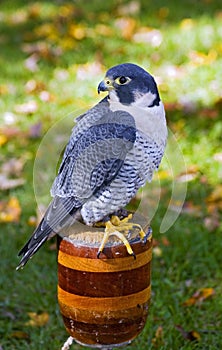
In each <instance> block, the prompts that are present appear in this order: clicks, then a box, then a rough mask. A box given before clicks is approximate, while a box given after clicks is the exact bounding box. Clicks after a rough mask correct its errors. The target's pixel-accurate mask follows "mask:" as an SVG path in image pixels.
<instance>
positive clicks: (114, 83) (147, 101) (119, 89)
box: [98, 63, 160, 107]
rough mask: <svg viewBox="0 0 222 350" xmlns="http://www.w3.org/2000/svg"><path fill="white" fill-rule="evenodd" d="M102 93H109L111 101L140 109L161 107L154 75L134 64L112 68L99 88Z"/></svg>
mask: <svg viewBox="0 0 222 350" xmlns="http://www.w3.org/2000/svg"><path fill="white" fill-rule="evenodd" d="M100 91H108V92H109V95H108V99H110V101H115V102H120V103H122V104H124V105H134V106H140V107H154V106H159V103H160V97H159V93H158V90H157V86H156V82H155V80H154V78H153V77H152V75H150V74H149V73H148V72H146V71H145V70H144V69H143V68H141V67H139V66H137V65H136V64H132V63H124V64H120V65H118V66H114V67H112V68H110V69H109V70H108V71H107V73H106V77H105V79H104V80H103V81H101V82H100V84H99V86H98V93H100Z"/></svg>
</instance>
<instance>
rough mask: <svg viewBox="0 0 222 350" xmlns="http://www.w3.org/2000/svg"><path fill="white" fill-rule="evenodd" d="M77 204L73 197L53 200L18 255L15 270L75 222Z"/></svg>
mask: <svg viewBox="0 0 222 350" xmlns="http://www.w3.org/2000/svg"><path fill="white" fill-rule="evenodd" d="M78 204H79V203H76V201H75V200H74V198H73V197H70V198H61V197H55V198H54V199H53V201H52V202H51V203H50V205H49V207H48V209H47V210H46V213H45V215H44V217H43V219H42V220H41V222H40V224H39V225H38V227H37V228H36V230H35V231H34V233H33V235H32V236H31V237H30V239H29V240H28V242H27V243H26V244H25V245H24V247H23V248H22V249H21V250H20V252H19V253H18V255H19V256H22V258H21V261H20V263H19V265H18V266H17V268H16V270H18V269H20V268H21V267H23V266H25V264H26V263H27V261H28V260H29V259H30V258H31V257H32V256H33V255H34V254H35V253H36V252H37V250H39V248H40V247H41V246H42V245H43V243H44V242H45V241H47V240H48V239H49V238H51V237H52V236H54V235H55V234H56V233H58V232H60V231H61V230H62V229H63V228H65V227H67V226H70V225H71V224H72V223H73V222H74V221H75V215H74V214H75V213H76V212H77V211H78V208H79V205H78Z"/></svg>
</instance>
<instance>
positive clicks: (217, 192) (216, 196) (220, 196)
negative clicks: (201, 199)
mask: <svg viewBox="0 0 222 350" xmlns="http://www.w3.org/2000/svg"><path fill="white" fill-rule="evenodd" d="M221 200H222V185H217V186H216V187H215V188H214V190H213V191H212V192H211V194H210V195H209V196H208V197H207V198H206V201H207V202H208V203H212V202H218V201H221Z"/></svg>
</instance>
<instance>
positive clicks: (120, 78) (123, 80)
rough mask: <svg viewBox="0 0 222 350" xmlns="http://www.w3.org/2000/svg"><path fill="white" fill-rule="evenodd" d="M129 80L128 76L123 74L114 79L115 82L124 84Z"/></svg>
mask: <svg viewBox="0 0 222 350" xmlns="http://www.w3.org/2000/svg"><path fill="white" fill-rule="evenodd" d="M130 80H131V79H130V78H128V77H124V76H121V77H118V78H116V79H115V81H116V83H117V84H119V85H125V84H127V83H129V82H130Z"/></svg>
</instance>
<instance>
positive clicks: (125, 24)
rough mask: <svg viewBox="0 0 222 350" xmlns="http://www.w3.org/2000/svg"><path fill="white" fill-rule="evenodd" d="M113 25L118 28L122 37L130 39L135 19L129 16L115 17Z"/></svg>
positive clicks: (134, 26)
mask: <svg viewBox="0 0 222 350" xmlns="http://www.w3.org/2000/svg"><path fill="white" fill-rule="evenodd" d="M115 26H116V27H117V28H118V30H119V31H120V33H121V35H122V37H123V38H124V39H126V40H130V39H131V38H132V36H133V34H134V31H135V28H136V21H135V19H134V18H131V17H121V18H118V19H116V21H115Z"/></svg>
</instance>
